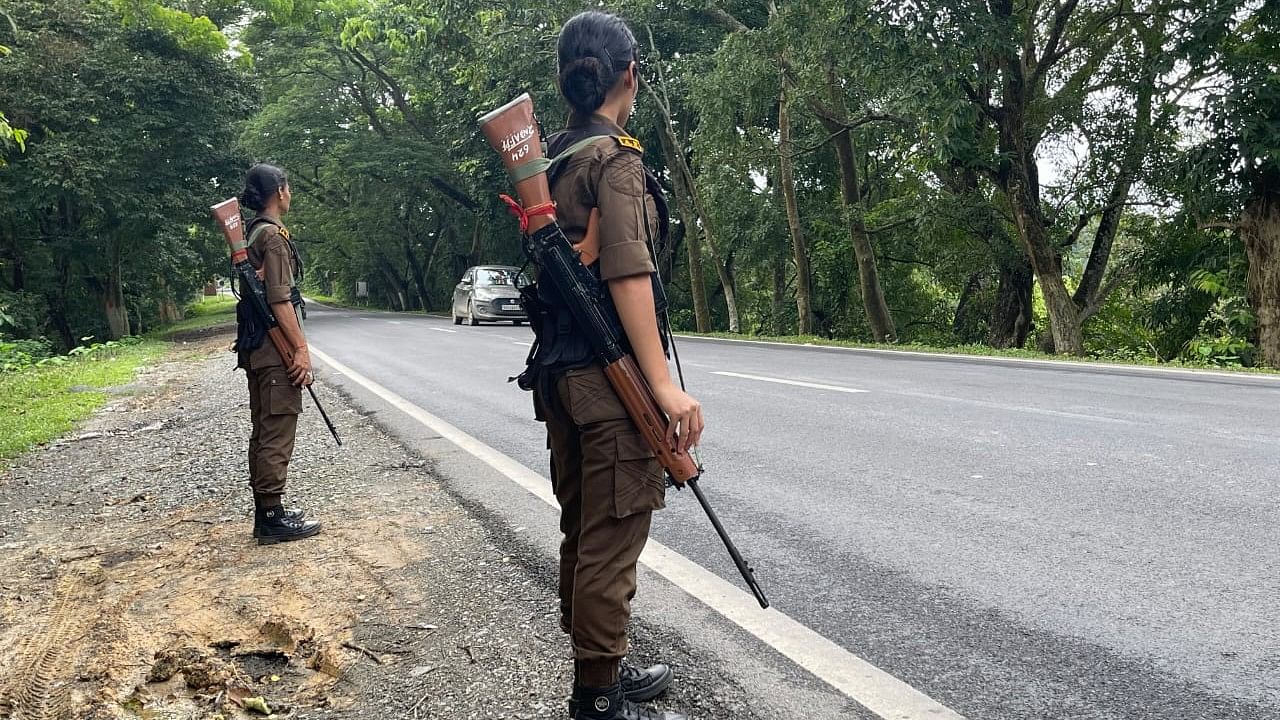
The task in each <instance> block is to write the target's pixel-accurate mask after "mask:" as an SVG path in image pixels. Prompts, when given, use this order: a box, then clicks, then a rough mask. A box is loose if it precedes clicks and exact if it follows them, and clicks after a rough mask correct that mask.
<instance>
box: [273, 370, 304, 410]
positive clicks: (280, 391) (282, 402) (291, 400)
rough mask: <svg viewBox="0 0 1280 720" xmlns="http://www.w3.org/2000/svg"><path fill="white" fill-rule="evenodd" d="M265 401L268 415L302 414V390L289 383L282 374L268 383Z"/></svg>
mask: <svg viewBox="0 0 1280 720" xmlns="http://www.w3.org/2000/svg"><path fill="white" fill-rule="evenodd" d="M266 400H267V403H266V404H267V407H266V411H267V414H268V415H297V414H299V413H301V412H302V388H300V387H297V386H296V385H294V384H293V383H291V382H289V378H288V377H287V376H285V375H284V374H283V373H280V374H279V375H278V376H276V377H272V378H271V380H270V381H268V385H267V397H266Z"/></svg>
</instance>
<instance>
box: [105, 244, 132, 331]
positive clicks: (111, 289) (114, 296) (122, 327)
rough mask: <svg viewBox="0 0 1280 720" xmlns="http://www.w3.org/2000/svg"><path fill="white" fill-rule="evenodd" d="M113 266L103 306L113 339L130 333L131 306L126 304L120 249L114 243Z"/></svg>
mask: <svg viewBox="0 0 1280 720" xmlns="http://www.w3.org/2000/svg"><path fill="white" fill-rule="evenodd" d="M111 255H112V257H111V267H110V269H109V270H108V271H107V282H106V285H105V286H104V287H103V288H102V308H103V312H104V313H105V314H106V316H107V327H108V328H109V331H110V333H111V339H112V340H119V339H120V338H122V337H125V336H127V335H128V334H129V308H128V307H127V306H126V305H125V304H124V283H123V281H122V280H121V277H120V273H121V269H122V268H121V266H120V250H119V247H118V246H117V245H116V244H115V243H112V250H111Z"/></svg>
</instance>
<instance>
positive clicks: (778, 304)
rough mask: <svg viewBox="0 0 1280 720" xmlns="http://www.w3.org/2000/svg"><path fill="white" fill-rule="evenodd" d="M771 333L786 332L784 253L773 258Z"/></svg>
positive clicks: (781, 333)
mask: <svg viewBox="0 0 1280 720" xmlns="http://www.w3.org/2000/svg"><path fill="white" fill-rule="evenodd" d="M772 300H773V334H774V335H777V336H782V335H786V334H787V324H786V322H784V320H783V318H785V317H786V302H787V260H786V256H785V255H778V256H776V257H774V259H773V298H772Z"/></svg>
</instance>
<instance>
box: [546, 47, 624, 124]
mask: <svg viewBox="0 0 1280 720" xmlns="http://www.w3.org/2000/svg"><path fill="white" fill-rule="evenodd" d="M612 76H613V72H612V71H611V70H610V68H608V67H607V66H606V65H605V63H604V61H603V60H601V59H600V58H598V57H595V56H594V55H588V56H586V57H580V58H577V59H575V60H572V61H571V62H569V64H568V65H565V66H564V67H563V68H561V70H560V90H561V92H563V93H564V97H565V99H566V100H568V101H569V104H570V105H572V106H573V108H574V109H575V110H577V111H579V112H582V113H591V112H594V111H595V110H596V109H597V108H599V107H600V106H601V105H603V104H604V98H605V96H606V95H608V93H609V89H610V88H612V87H613V81H614V79H615V78H613V77H612Z"/></svg>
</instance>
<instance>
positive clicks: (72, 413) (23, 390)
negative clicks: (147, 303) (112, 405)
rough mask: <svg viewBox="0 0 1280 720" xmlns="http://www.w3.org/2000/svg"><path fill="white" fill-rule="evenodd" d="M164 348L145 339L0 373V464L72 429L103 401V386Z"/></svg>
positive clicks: (127, 376)
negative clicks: (61, 361) (25, 368)
mask: <svg viewBox="0 0 1280 720" xmlns="http://www.w3.org/2000/svg"><path fill="white" fill-rule="evenodd" d="M166 349H167V344H166V343H163V342H161V341H158V340H144V341H142V342H140V343H136V344H133V345H125V346H122V347H119V348H114V349H112V350H109V351H106V352H101V353H96V354H94V355H92V356H89V357H84V358H77V359H74V360H69V361H67V362H66V363H64V364H61V365H46V366H44V367H33V368H29V369H27V370H23V371H21V372H16V373H6V374H4V375H0V464H3V463H4V462H5V461H7V460H10V459H12V458H14V457H17V456H18V455H20V454H22V453H23V452H25V451H26V450H27V449H28V448H30V447H32V446H34V445H38V444H40V443H43V442H48V441H49V440H52V439H53V438H55V437H58V436H59V435H62V434H63V433H66V432H67V431H69V430H71V429H72V428H73V427H75V424H76V423H77V422H78V421H80V420H82V419H84V418H86V417H88V416H89V415H90V414H91V413H92V412H93V411H94V410H96V409H97V408H98V407H99V406H101V405H102V404H103V403H105V402H106V401H107V397H108V395H107V394H106V393H104V392H100V389H101V388H109V387H113V386H116V385H123V384H125V383H127V382H129V381H130V380H131V379H133V374H134V372H135V371H136V370H137V369H138V368H139V367H141V366H143V365H146V364H147V363H151V362H155V361H156V360H157V359H159V358H160V357H161V356H163V355H164V353H165V350H166ZM72 388H75V390H72Z"/></svg>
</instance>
